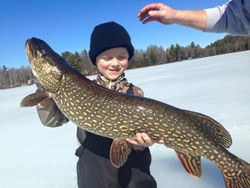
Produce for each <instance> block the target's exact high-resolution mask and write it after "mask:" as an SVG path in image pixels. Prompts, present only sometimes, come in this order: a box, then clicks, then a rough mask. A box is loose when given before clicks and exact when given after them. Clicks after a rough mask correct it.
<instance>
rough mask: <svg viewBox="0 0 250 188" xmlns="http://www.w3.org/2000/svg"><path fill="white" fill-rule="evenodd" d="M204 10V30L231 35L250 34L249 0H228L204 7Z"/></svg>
mask: <svg viewBox="0 0 250 188" xmlns="http://www.w3.org/2000/svg"><path fill="white" fill-rule="evenodd" d="M205 11H206V14H207V26H206V31H208V32H217V33H230V34H233V35H249V34H250V16H249V15H250V1H249V0H230V1H228V2H227V3H226V4H224V5H222V6H217V7H214V8H210V9H205Z"/></svg>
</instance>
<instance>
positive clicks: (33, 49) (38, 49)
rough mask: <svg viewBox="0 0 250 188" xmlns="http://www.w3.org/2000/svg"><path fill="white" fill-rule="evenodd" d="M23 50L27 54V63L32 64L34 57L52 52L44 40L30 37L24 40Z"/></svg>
mask: <svg viewBox="0 0 250 188" xmlns="http://www.w3.org/2000/svg"><path fill="white" fill-rule="evenodd" d="M25 52H26V54H27V56H28V59H29V63H30V64H33V60H34V59H37V58H41V57H43V56H45V55H48V54H50V53H52V49H51V48H50V47H49V46H48V45H47V44H46V43H45V42H44V41H42V40H40V39H38V38H35V37H32V38H30V39H28V40H27V41H26V42H25Z"/></svg>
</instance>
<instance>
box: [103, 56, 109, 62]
mask: <svg viewBox="0 0 250 188" xmlns="http://www.w3.org/2000/svg"><path fill="white" fill-rule="evenodd" d="M102 59H103V60H105V61H109V60H110V59H111V57H108V56H103V57H102Z"/></svg>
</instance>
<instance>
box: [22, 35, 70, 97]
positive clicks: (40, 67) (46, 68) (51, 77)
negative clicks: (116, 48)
mask: <svg viewBox="0 0 250 188" xmlns="http://www.w3.org/2000/svg"><path fill="white" fill-rule="evenodd" d="M25 51H26V55H27V56H28V59H29V62H30V64H31V70H32V72H33V74H34V76H35V77H36V78H37V79H38V81H39V82H40V83H41V84H42V86H43V87H44V88H45V89H46V90H47V91H48V92H50V93H56V92H57V91H58V90H59V88H60V85H61V81H62V79H63V75H64V74H65V72H66V70H67V66H69V67H70V65H68V63H67V62H66V61H65V60H64V59H63V58H62V57H61V56H60V55H59V54H57V53H56V52H54V51H53V50H52V48H51V47H50V46H49V45H48V44H47V43H45V42H44V41H43V40H40V39H37V38H31V39H28V40H27V41H26V43H25Z"/></svg>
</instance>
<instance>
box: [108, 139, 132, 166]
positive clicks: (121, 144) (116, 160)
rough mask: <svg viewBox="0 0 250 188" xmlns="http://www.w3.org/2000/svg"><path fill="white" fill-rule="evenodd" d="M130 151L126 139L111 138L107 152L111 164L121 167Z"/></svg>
mask: <svg viewBox="0 0 250 188" xmlns="http://www.w3.org/2000/svg"><path fill="white" fill-rule="evenodd" d="M130 153H131V148H130V147H129V145H128V143H127V142H126V140H113V142H112V145H111V147H110V153H109V158H110V161H111V163H112V165H113V166H114V167H116V168H119V167H121V166H122V165H123V164H124V163H125V162H126V161H127V159H128V156H129V154H130Z"/></svg>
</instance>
